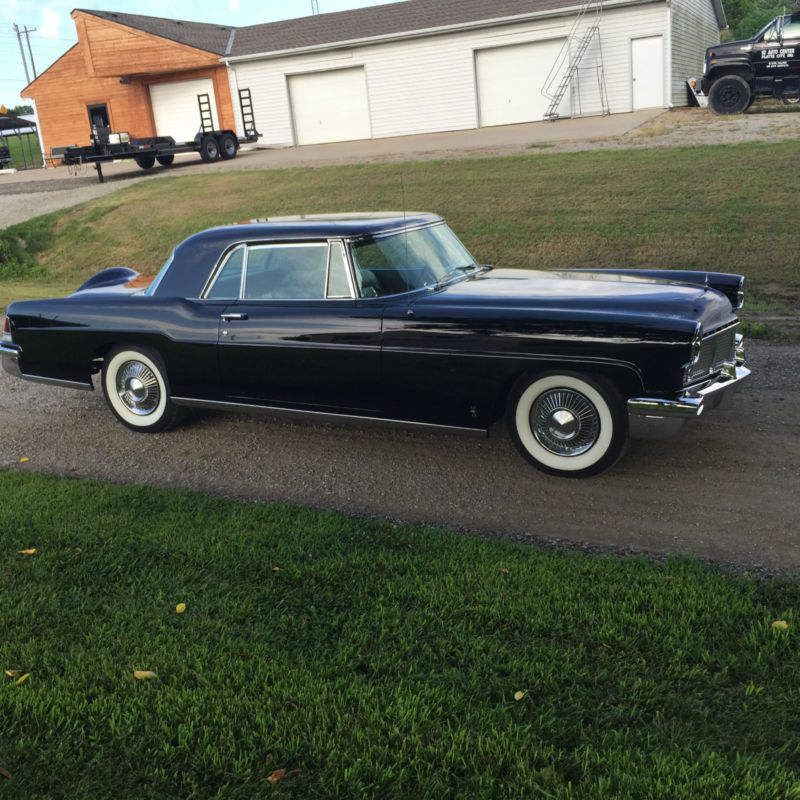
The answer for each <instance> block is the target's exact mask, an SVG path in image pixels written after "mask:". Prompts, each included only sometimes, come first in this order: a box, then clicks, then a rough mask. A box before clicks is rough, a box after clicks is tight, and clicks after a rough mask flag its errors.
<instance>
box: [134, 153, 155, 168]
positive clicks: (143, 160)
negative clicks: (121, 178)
mask: <svg viewBox="0 0 800 800" xmlns="http://www.w3.org/2000/svg"><path fill="white" fill-rule="evenodd" d="M134 160H135V161H136V163H137V164H138V165H139V166H140V167H141V168H142V169H153V166H154V165H155V163H156V158H155V156H136V158H135V159H134Z"/></svg>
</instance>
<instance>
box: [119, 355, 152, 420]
mask: <svg viewBox="0 0 800 800" xmlns="http://www.w3.org/2000/svg"><path fill="white" fill-rule="evenodd" d="M116 386H117V394H118V395H119V399H120V400H121V401H122V403H123V405H124V406H125V408H127V409H128V411H130V412H132V413H133V414H137V415H138V416H140V417H145V416H147V415H148V414H152V413H153V412H154V411H155V410H156V409H157V408H158V404H159V403H160V402H161V385H160V384H159V382H158V378H157V377H156V375H155V373H154V372H153V370H151V369H150V367H148V366H147V365H146V364H142V362H141V361H126V362H125V363H124V364H123V365H122V366H121V367H120V368H119V371H118V372H117V379H116Z"/></svg>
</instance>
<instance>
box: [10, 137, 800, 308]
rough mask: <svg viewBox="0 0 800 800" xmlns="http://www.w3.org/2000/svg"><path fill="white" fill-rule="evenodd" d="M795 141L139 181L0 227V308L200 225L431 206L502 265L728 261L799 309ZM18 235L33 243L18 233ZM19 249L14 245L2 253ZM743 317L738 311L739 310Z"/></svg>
mask: <svg viewBox="0 0 800 800" xmlns="http://www.w3.org/2000/svg"><path fill="white" fill-rule="evenodd" d="M796 160H797V147H796V144H795V143H794V142H784V143H779V144H753V143H751V144H741V145H735V146H730V145H729V146H719V147H695V148H676V149H651V150H618V151H599V152H586V153H573V154H549V153H544V154H543V153H536V154H533V155H529V156H518V157H510V158H491V159H471V160H461V161H438V162H419V163H405V164H372V165H360V166H340V167H325V168H318V169H283V170H272V171H252V172H250V171H239V172H230V173H215V174H208V173H202V174H201V173H194V174H192V173H191V171H190V169H189V168H187V169H186V170H185V171H181V172H180V173H179V176H178V177H170V178H169V179H164V180H146V181H142V182H140V183H139V184H137V185H136V186H133V187H131V188H129V189H126V190H124V191H120V192H117V193H115V194H111V195H108V196H106V197H102V198H99V199H97V200H95V201H92V202H90V203H87V204H84V205H81V206H78V207H76V208H74V209H71V210H69V211H67V212H62V213H60V214H52V215H48V216H46V217H43V218H39V219H37V220H33V221H31V222H27V223H23V224H22V225H18V226H15V227H12V228H8V229H6V230H5V231H3V230H0V308H2V307H4V306H5V305H6V304H7V303H8V302H10V301H11V300H14V299H20V298H25V297H30V298H33V297H47V296H52V295H63V294H65V293H67V292H69V291H72V290H74V289H75V288H77V286H78V285H79V284H80V283H81V282H82V281H83V280H85V279H86V278H87V277H89V276H90V275H92V274H93V273H94V272H96V271H97V270H99V269H102V268H104V267H107V266H111V265H120V264H122V265H129V266H132V267H134V268H136V269H139V270H141V271H144V272H155V271H156V270H157V269H158V268H159V266H160V265H161V264H162V263H163V262H164V261H165V259H166V258H167V256H168V255H169V253H170V250H171V249H172V247H174V246H175V245H176V244H177V243H178V242H180V241H181V240H182V239H183V238H185V237H186V236H189V235H190V234H192V233H195V232H197V231H199V230H202V229H203V228H207V227H210V226H213V225H219V224H227V223H230V222H235V221H237V220H247V219H252V218H254V217H265V216H276V215H281V214H298V213H322V212H331V211H357V210H377V209H384V210H386V209H399V208H402V194H401V189H400V187H401V179H402V180H404V181H405V186H406V204H407V206H408V208H409V209H414V210H430V211H435V212H438V213H440V214H442V215H443V216H445V217H446V218H447V219H448V220H449V221H450V223H451V224H452V226H453V227H454V228H455V230H456V231H457V232H458V234H459V235H460V236H461V237H462V238H463V239H464V241H465V242H466V243H467V245H468V246H469V247H470V248H471V250H472V251H473V253H474V254H475V256H476V257H477V258H478V259H479V260H481V261H482V262H485V263H492V264H498V265H502V266H518V267H535V268H545V269H549V268H555V267H564V266H579V267H587V266H596V267H665V268H669V267H673V268H676V267H682V268H694V269H709V270H718V271H730V272H742V273H744V274H746V275H747V276H748V279H749V281H750V287H751V295H750V296H751V299H753V298H754V299H757V300H758V301H759V303H760V308H761V311H759V312H755V316H754V319H755V318H757V317H758V316H759V315H763V314H764V313H768V312H770V311H773V312H774V310H775V309H779V308H786V307H789V308H790V312H791V313H792V314H794V315H797V313H798V312H800V225H798V223H797V204H796V191H795V189H794V186H793V184H792V182H791V181H787V179H786V176H787V175H791V174H793V171H794V170H795V166H796ZM29 239H30V240H31V241H32V243H33V245H32V252H27V250H26V243H27V242H28V240H29ZM20 247H21V248H22V253H21V255H20V254H18V256H16V257H9V256H6V257H5V259H4V256H3V253H4V248H5V251H9V250H10V249H13V248H16V249H17V250H19V248H20ZM750 313H753V312H750Z"/></svg>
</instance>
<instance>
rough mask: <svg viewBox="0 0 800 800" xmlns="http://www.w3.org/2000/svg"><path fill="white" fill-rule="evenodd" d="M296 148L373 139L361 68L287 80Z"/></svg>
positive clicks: (325, 72)
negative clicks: (304, 145)
mask: <svg viewBox="0 0 800 800" xmlns="http://www.w3.org/2000/svg"><path fill="white" fill-rule="evenodd" d="M289 97H290V98H291V103H292V118H293V119H294V132H295V139H296V141H295V144H320V143H322V142H349V141H353V140H355V139H369V138H370V137H371V135H372V130H371V125H370V118H369V101H368V99H367V76H366V74H365V73H364V68H363V67H354V68H347V69H333V70H325V71H324V72H311V73H307V74H305V75H290V76H289Z"/></svg>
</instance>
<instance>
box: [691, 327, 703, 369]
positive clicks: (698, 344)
mask: <svg viewBox="0 0 800 800" xmlns="http://www.w3.org/2000/svg"><path fill="white" fill-rule="evenodd" d="M702 347H703V326H702V325H701V324H700V323H699V322H698V323H697V325H696V327H695V329H694V336H693V337H692V364H696V363H697V362H698V361H699V360H700V350H701V349H702Z"/></svg>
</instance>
